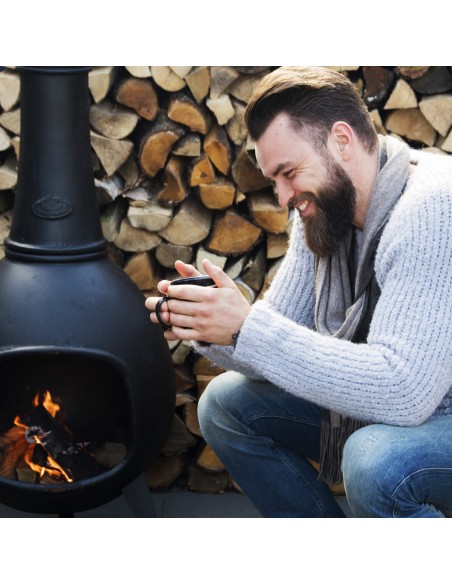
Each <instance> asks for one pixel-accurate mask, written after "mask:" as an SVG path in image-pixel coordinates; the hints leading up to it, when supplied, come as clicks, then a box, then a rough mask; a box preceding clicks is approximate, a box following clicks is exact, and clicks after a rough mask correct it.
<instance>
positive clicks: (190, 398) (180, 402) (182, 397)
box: [175, 363, 196, 408]
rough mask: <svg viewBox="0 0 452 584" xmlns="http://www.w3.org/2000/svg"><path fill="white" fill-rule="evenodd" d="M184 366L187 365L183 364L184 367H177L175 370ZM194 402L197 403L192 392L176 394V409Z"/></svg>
mask: <svg viewBox="0 0 452 584" xmlns="http://www.w3.org/2000/svg"><path fill="white" fill-rule="evenodd" d="M184 365H186V363H183V364H182V365H176V366H175V368H176V367H183V366H184ZM193 402H196V398H195V396H194V395H192V394H191V393H190V392H188V391H185V392H183V393H176V408H178V407H180V406H184V405H185V404H188V403H193Z"/></svg>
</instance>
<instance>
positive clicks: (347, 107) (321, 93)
mask: <svg viewBox="0 0 452 584" xmlns="http://www.w3.org/2000/svg"><path fill="white" fill-rule="evenodd" d="M280 113H286V114H287V115H288V116H289V118H290V120H291V123H292V125H293V127H294V129H296V130H301V129H305V130H306V131H307V133H308V135H309V137H310V139H311V140H312V141H313V146H314V147H315V148H317V149H318V150H321V149H322V148H324V147H325V146H326V141H327V138H328V135H329V133H330V131H331V128H332V126H333V124H334V123H335V122H337V121H342V122H347V123H348V124H349V125H350V126H351V127H352V128H353V130H354V131H355V132H356V134H357V135H358V137H359V139H360V140H361V142H362V144H363V146H364V148H365V149H366V150H367V151H368V152H369V153H370V152H373V151H374V149H375V147H376V145H377V141H378V138H377V132H376V130H375V127H374V124H373V122H372V118H371V117H370V114H369V111H368V109H367V107H366V105H365V103H364V101H363V100H362V98H361V96H360V95H359V93H358V91H357V89H356V87H355V85H354V84H353V83H352V82H351V81H350V80H349V79H348V78H347V77H346V76H345V75H343V74H342V73H339V72H338V71H334V70H333V69H328V68H324V67H279V68H278V69H275V70H274V71H272V72H271V73H269V74H268V75H266V76H265V77H264V78H263V79H262V80H261V81H260V83H259V85H258V86H257V88H256V89H255V91H254V93H253V95H252V96H251V99H250V101H249V103H248V106H247V108H246V111H245V122H246V125H247V128H248V133H249V135H250V137H251V139H252V140H254V141H256V140H258V139H259V138H260V137H261V136H262V134H263V133H264V132H265V130H266V129H267V128H268V126H269V125H270V123H271V122H272V121H273V120H274V118H275V117H276V116H277V115H278V114H280Z"/></svg>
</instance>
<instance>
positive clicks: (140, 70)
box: [126, 65, 151, 78]
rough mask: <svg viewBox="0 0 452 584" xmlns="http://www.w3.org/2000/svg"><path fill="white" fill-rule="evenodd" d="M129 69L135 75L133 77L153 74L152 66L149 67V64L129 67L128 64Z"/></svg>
mask: <svg viewBox="0 0 452 584" xmlns="http://www.w3.org/2000/svg"><path fill="white" fill-rule="evenodd" d="M126 69H127V71H128V72H129V73H130V74H131V75H132V76H133V77H141V78H143V77H150V76H151V68H150V67H149V65H145V66H143V67H127V66H126Z"/></svg>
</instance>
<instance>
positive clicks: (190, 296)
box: [145, 259, 251, 345]
mask: <svg viewBox="0 0 452 584" xmlns="http://www.w3.org/2000/svg"><path fill="white" fill-rule="evenodd" d="M175 268H176V270H177V271H178V273H179V274H180V275H181V276H183V277H184V278H186V277H189V276H200V275H201V274H200V272H198V270H196V269H195V268H194V267H193V266H191V265H189V264H185V263H184V262H181V261H180V260H178V261H177V262H176V263H175ZM203 268H204V270H205V272H206V274H207V275H208V276H210V277H211V278H213V280H214V282H215V284H216V288H204V287H201V286H194V285H189V284H187V285H181V286H171V282H169V281H168V280H162V281H161V282H159V285H158V289H159V291H160V292H161V293H162V294H166V295H167V296H170V299H169V300H168V301H167V302H165V303H164V304H163V307H162V309H161V311H160V317H161V319H162V320H163V322H165V323H167V324H168V325H169V326H171V329H169V330H167V331H166V332H165V338H166V339H167V340H176V339H181V340H191V341H204V342H206V343H215V344H218V345H231V344H232V342H233V338H232V335H234V334H235V333H237V332H238V331H239V330H240V328H241V327H242V324H243V321H244V320H245V318H246V317H247V316H248V313H249V311H250V310H251V306H250V305H249V303H248V301H247V300H246V299H245V297H244V296H243V294H242V293H241V292H240V290H239V288H238V287H237V286H236V284H235V283H234V282H233V281H232V280H231V278H229V276H227V275H226V274H225V273H224V272H223V270H222V269H221V268H219V267H218V266H214V265H213V264H212V263H211V262H209V260H206V259H205V260H203ZM159 300H160V298H156V297H151V298H148V299H147V300H146V303H145V306H146V308H148V309H149V310H150V311H151V317H150V318H151V321H152V322H154V323H157V322H158V321H157V317H156V315H155V305H156V304H157V302H158V301H159Z"/></svg>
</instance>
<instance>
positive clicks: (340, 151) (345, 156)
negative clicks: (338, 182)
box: [328, 121, 355, 162]
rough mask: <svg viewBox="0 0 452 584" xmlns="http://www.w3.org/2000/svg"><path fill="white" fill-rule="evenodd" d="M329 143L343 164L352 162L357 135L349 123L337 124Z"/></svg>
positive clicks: (331, 133)
mask: <svg viewBox="0 0 452 584" xmlns="http://www.w3.org/2000/svg"><path fill="white" fill-rule="evenodd" d="M328 143H329V146H330V149H331V151H332V152H333V153H334V154H335V155H336V156H337V157H339V158H340V159H341V160H342V161H343V162H346V161H348V160H350V158H351V157H352V154H353V148H354V145H355V134H354V132H353V130H352V128H351V126H349V124H347V122H341V121H339V122H335V123H334V124H333V126H332V127H331V131H330V136H329V138H328Z"/></svg>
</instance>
